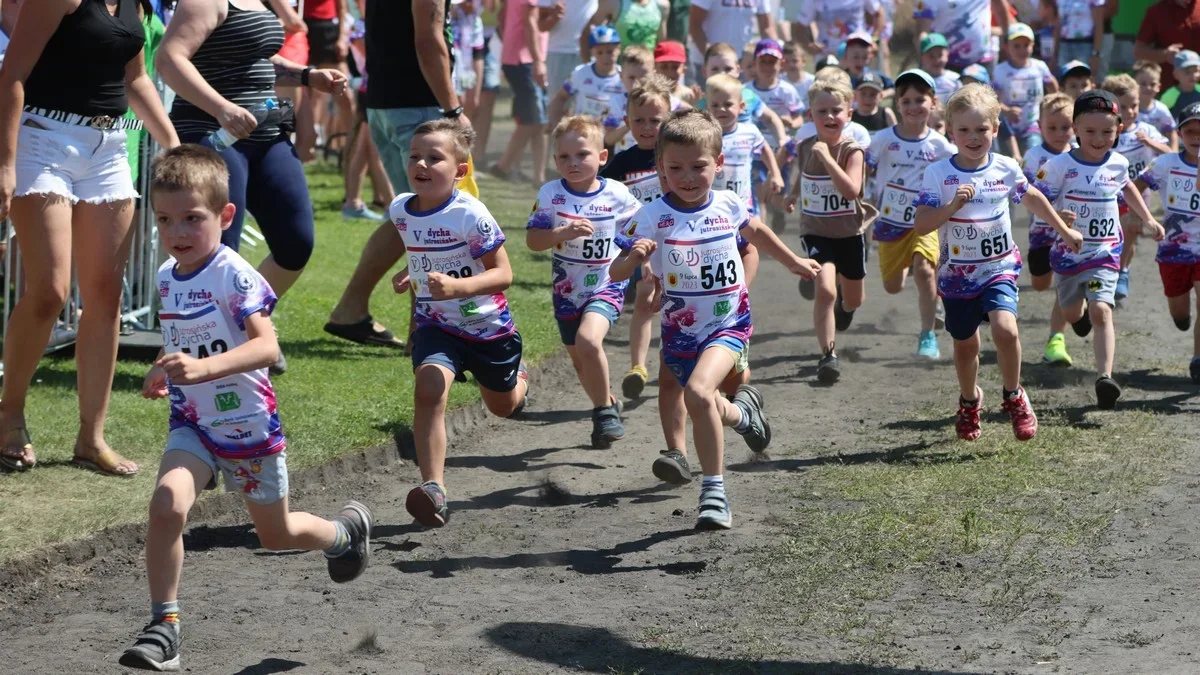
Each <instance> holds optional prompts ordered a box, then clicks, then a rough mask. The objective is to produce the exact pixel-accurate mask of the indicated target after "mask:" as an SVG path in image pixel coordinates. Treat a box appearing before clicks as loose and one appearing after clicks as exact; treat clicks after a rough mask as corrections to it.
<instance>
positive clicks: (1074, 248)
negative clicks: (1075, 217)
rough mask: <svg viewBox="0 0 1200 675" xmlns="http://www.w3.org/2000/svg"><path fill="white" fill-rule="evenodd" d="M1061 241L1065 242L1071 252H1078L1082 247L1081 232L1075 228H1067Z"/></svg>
mask: <svg viewBox="0 0 1200 675" xmlns="http://www.w3.org/2000/svg"><path fill="white" fill-rule="evenodd" d="M1063 241H1064V242H1066V244H1067V248H1069V249H1071V252H1072V253H1079V250H1080V249H1082V248H1083V233H1082V232H1080V231H1079V230H1076V229H1075V228H1069V229H1067V233H1066V234H1065V235H1063Z"/></svg>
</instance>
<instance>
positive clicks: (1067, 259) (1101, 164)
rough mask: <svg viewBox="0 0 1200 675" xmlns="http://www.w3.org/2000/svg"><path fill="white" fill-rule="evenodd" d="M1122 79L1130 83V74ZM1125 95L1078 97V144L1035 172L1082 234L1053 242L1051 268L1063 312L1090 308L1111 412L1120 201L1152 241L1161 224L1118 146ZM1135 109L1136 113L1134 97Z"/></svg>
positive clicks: (1116, 395) (1073, 315)
mask: <svg viewBox="0 0 1200 675" xmlns="http://www.w3.org/2000/svg"><path fill="white" fill-rule="evenodd" d="M1119 77H1124V78H1125V79H1128V80H1130V81H1131V82H1132V81H1133V78H1130V77H1129V76H1128V75H1123V76H1119ZM1109 79H1112V78H1111V77H1110V78H1109ZM1134 91H1135V92H1136V88H1135V89H1134ZM1134 96H1135V97H1136V93H1135V94H1134ZM1121 98H1125V96H1124V95H1123V96H1122V97H1120V98H1118V97H1117V96H1116V95H1114V94H1113V93H1112V92H1111V91H1109V90H1108V88H1104V89H1099V90H1096V91H1090V92H1087V93H1085V94H1084V95H1082V96H1080V97H1079V98H1078V99H1076V100H1075V109H1074V112H1073V113H1072V115H1073V117H1074V118H1075V119H1074V123H1075V133H1076V135H1077V136H1078V137H1079V147H1078V148H1075V149H1073V150H1071V151H1070V152H1066V153H1063V154H1061V155H1058V156H1057V157H1054V158H1052V159H1051V160H1050V161H1048V162H1046V163H1045V164H1044V165H1043V166H1042V168H1041V169H1038V172H1037V182H1036V183H1035V185H1036V187H1037V189H1038V190H1040V191H1041V192H1042V193H1043V194H1045V195H1046V197H1047V198H1049V199H1050V200H1051V201H1053V202H1054V204H1055V206H1057V207H1058V208H1059V209H1060V210H1059V212H1058V213H1059V214H1060V215H1061V216H1062V218H1063V219H1064V220H1066V221H1067V222H1068V223H1069V224H1070V225H1071V227H1072V228H1073V230H1074V231H1076V232H1078V233H1079V234H1080V236H1081V237H1082V239H1083V247H1082V249H1081V250H1073V247H1069V246H1067V244H1066V243H1065V242H1064V241H1062V240H1059V241H1056V242H1054V245H1053V247H1052V248H1051V249H1050V266H1051V267H1053V268H1054V285H1055V286H1056V287H1057V290H1058V304H1059V306H1060V307H1062V312H1063V317H1064V318H1065V319H1066V320H1067V321H1068V322H1074V321H1077V320H1079V319H1080V318H1082V317H1083V315H1084V313H1087V314H1088V316H1089V318H1090V320H1091V321H1090V323H1091V325H1092V326H1093V327H1094V330H1095V332H1096V335H1095V337H1094V338H1093V340H1092V348H1093V350H1094V351H1095V354H1096V373H1097V375H1098V377H1097V379H1096V400H1097V402H1098V404H1099V407H1100V409H1101V410H1111V409H1112V408H1113V407H1115V406H1116V404H1117V401H1118V400H1119V399H1120V398H1121V387H1120V385H1118V384H1117V382H1116V381H1115V380H1114V379H1113V378H1112V369H1113V357H1114V354H1115V352H1116V345H1117V332H1116V328H1115V327H1114V326H1113V314H1112V310H1113V305H1115V304H1116V300H1115V298H1114V295H1115V293H1116V289H1117V276H1118V270H1119V265H1120V260H1121V244H1122V241H1123V240H1124V233H1123V232H1122V228H1121V219H1120V216H1119V213H1118V201H1119V200H1122V199H1123V200H1124V201H1125V203H1127V204H1129V207H1130V209H1131V210H1132V211H1133V213H1134V214H1135V215H1137V216H1138V217H1139V218H1140V219H1141V222H1143V223H1146V229H1147V231H1148V232H1150V233H1152V236H1153V237H1154V239H1155V241H1162V239H1163V228H1162V226H1161V225H1159V224H1158V223H1157V222H1156V221H1155V220H1154V216H1152V215H1151V214H1150V210H1149V209H1147V208H1146V204H1145V202H1143V201H1142V195H1141V193H1140V192H1139V191H1138V189H1137V186H1136V185H1134V183H1133V182H1132V181H1131V180H1130V179H1129V161H1128V160H1127V159H1126V158H1125V157H1122V156H1121V155H1120V154H1119V153H1117V152H1115V151H1113V144H1114V143H1116V141H1117V135H1118V134H1119V133H1120V132H1121V120H1122V118H1123V117H1125V113H1126V111H1125V108H1126V103H1127V102H1121ZM1131 107H1132V111H1133V113H1134V114H1136V111H1137V101H1136V100H1135V101H1133V105H1132V106H1131Z"/></svg>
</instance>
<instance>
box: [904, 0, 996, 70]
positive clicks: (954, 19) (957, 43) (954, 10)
mask: <svg viewBox="0 0 1200 675" xmlns="http://www.w3.org/2000/svg"><path fill="white" fill-rule="evenodd" d="M913 18H914V19H929V20H930V21H931V23H930V29H929V30H930V31H932V32H934V33H941V34H942V35H945V36H946V42H948V43H950V50H949V52H950V66H951V67H952V68H955V69H958V70H961V69H963V68H965V67H966V66H969V65H971V64H972V63H991V61H992V59H993V58H994V57H995V54H994V53H993V52H992V48H991V44H992V3H991V0H917V2H916V4H915V5H914V6H913Z"/></svg>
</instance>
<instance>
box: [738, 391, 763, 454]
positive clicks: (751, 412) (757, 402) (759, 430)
mask: <svg viewBox="0 0 1200 675" xmlns="http://www.w3.org/2000/svg"><path fill="white" fill-rule="evenodd" d="M733 404H734V405H735V406H737V407H738V410H741V411H742V415H744V416H745V417H746V420H747V421H749V425H748V426H747V428H746V430H745V431H739V432H738V433H740V434H741V435H742V438H744V439H746V445H748V446H750V450H752V451H754V452H763V451H764V450H766V449H767V446H768V445H770V444H771V425H770V423H768V422H767V416H766V414H765V413H764V412H763V397H762V394H761V393H759V391H758V389H756V388H754V387H752V386H750V385H748V384H743V385H742V386H740V387H738V388H737V393H736V394H734V395H733Z"/></svg>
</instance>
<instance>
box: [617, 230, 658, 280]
mask: <svg viewBox="0 0 1200 675" xmlns="http://www.w3.org/2000/svg"><path fill="white" fill-rule="evenodd" d="M656 248H658V244H656V243H655V242H654V241H652V240H650V239H638V240H637V241H635V242H633V246H632V247H630V249H629V250H628V251H621V255H619V256H617V259H616V260H614V261H613V262H612V264H611V265H609V266H608V278H609V279H612V280H613V281H617V282H620V281H625V280H626V279H628V278H629V277H632V276H633V273H634V272H635V271H636V270H637V268H639V267H641V266H642V263H644V262H646V258H648V257H650V254H651V253H653V252H654V249H656Z"/></svg>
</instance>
